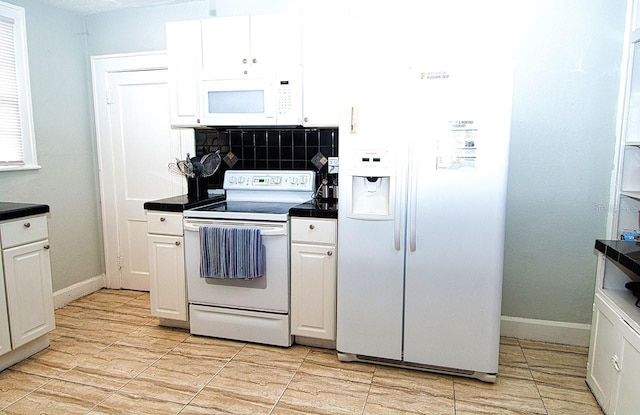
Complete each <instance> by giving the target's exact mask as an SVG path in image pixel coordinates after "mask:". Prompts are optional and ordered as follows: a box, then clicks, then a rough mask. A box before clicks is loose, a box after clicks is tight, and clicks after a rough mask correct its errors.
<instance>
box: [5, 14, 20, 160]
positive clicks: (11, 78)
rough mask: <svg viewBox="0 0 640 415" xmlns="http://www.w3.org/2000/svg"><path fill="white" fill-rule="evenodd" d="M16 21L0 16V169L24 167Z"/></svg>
mask: <svg viewBox="0 0 640 415" xmlns="http://www.w3.org/2000/svg"><path fill="white" fill-rule="evenodd" d="M22 140H23V138H22V122H21V118H20V94H19V89H18V77H17V66H16V38H15V21H14V20H12V19H9V18H7V17H5V16H0V166H2V165H23V164H24V154H23V141H22Z"/></svg>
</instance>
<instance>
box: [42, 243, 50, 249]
mask: <svg viewBox="0 0 640 415" xmlns="http://www.w3.org/2000/svg"><path fill="white" fill-rule="evenodd" d="M43 248H44V249H49V248H51V246H49V244H46V245H45V246H43Z"/></svg>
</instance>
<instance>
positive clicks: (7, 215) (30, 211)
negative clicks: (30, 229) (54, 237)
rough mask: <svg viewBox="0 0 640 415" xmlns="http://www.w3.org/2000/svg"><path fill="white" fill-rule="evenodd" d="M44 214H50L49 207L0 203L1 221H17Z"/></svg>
mask: <svg viewBox="0 0 640 415" xmlns="http://www.w3.org/2000/svg"><path fill="white" fill-rule="evenodd" d="M44 213H49V205H39V204H33V203H14V202H0V220H8V219H17V218H23V217H25V216H31V215H42V214H44Z"/></svg>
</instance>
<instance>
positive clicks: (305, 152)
mask: <svg viewBox="0 0 640 415" xmlns="http://www.w3.org/2000/svg"><path fill="white" fill-rule="evenodd" d="M195 144H196V156H202V155H204V154H206V153H211V152H215V151H217V150H220V156H221V157H222V159H223V161H222V163H221V165H220V169H219V170H218V171H217V172H216V174H214V175H213V176H211V177H209V178H208V187H209V188H210V189H220V188H222V181H223V178H224V172H225V171H226V170H229V169H234V170H240V169H242V170H313V171H317V172H319V173H320V174H319V175H318V176H319V178H324V177H327V178H328V179H329V181H330V182H333V180H334V179H335V180H337V174H336V175H329V174H327V170H328V163H327V158H328V157H337V156H338V129H337V128H223V129H209V128H207V129H196V130H195Z"/></svg>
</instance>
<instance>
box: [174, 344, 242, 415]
mask: <svg viewBox="0 0 640 415" xmlns="http://www.w3.org/2000/svg"><path fill="white" fill-rule="evenodd" d="M190 337H191V335H190V336H188V337H187V338H185V339H184V340H183V341H181V342H180V343H178V345H179V344H182V343H184V342H186V341H187V339H189V338H190ZM247 344H248V343H245V344H244V345H243V346H242V347H241V348H240V350H238V351H237V352H236V353H235V354H234V355H233V356H232V357H231V358H229V359H227V361H226V362H225V364H224V365H222V366H221V367H220V368H219V369H218V370H217V371H216V373H214V374H213V375H212V376H211V377H210V378H209V380H208V381H206V382H205V383H204V385H202V387H201V388H200V389H198V391H197V392H196V393H195V394H194V395H193V396H192V397H191V399H189V402H187V403H186V404H185V405H184V406H183V407H182V409H180V412H178V413H177V414H176V415H179V414H181V413H182V412H183V411H184V410H185V409H186V408H187V407H188V406H189V405H190V404H191V402H193V401H194V399H196V398H197V397H198V395H200V393H202V391H203V390H204V389H205V388H206V387H207V386H208V385H209V384H210V383H211V381H213V379H215V377H216V376H218V374H219V373H220V372H221V371H222V369H224V368H225V367H227V365H228V364H229V363H231V361H232V360H233V358H234V357H236V356H237V355H238V353H240V352H241V351H242V350H243V349H244V348H245V347H247ZM178 345H176V346H175V347H174V348H173V349H171V351H173V350H175V349H176V347H178Z"/></svg>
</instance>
